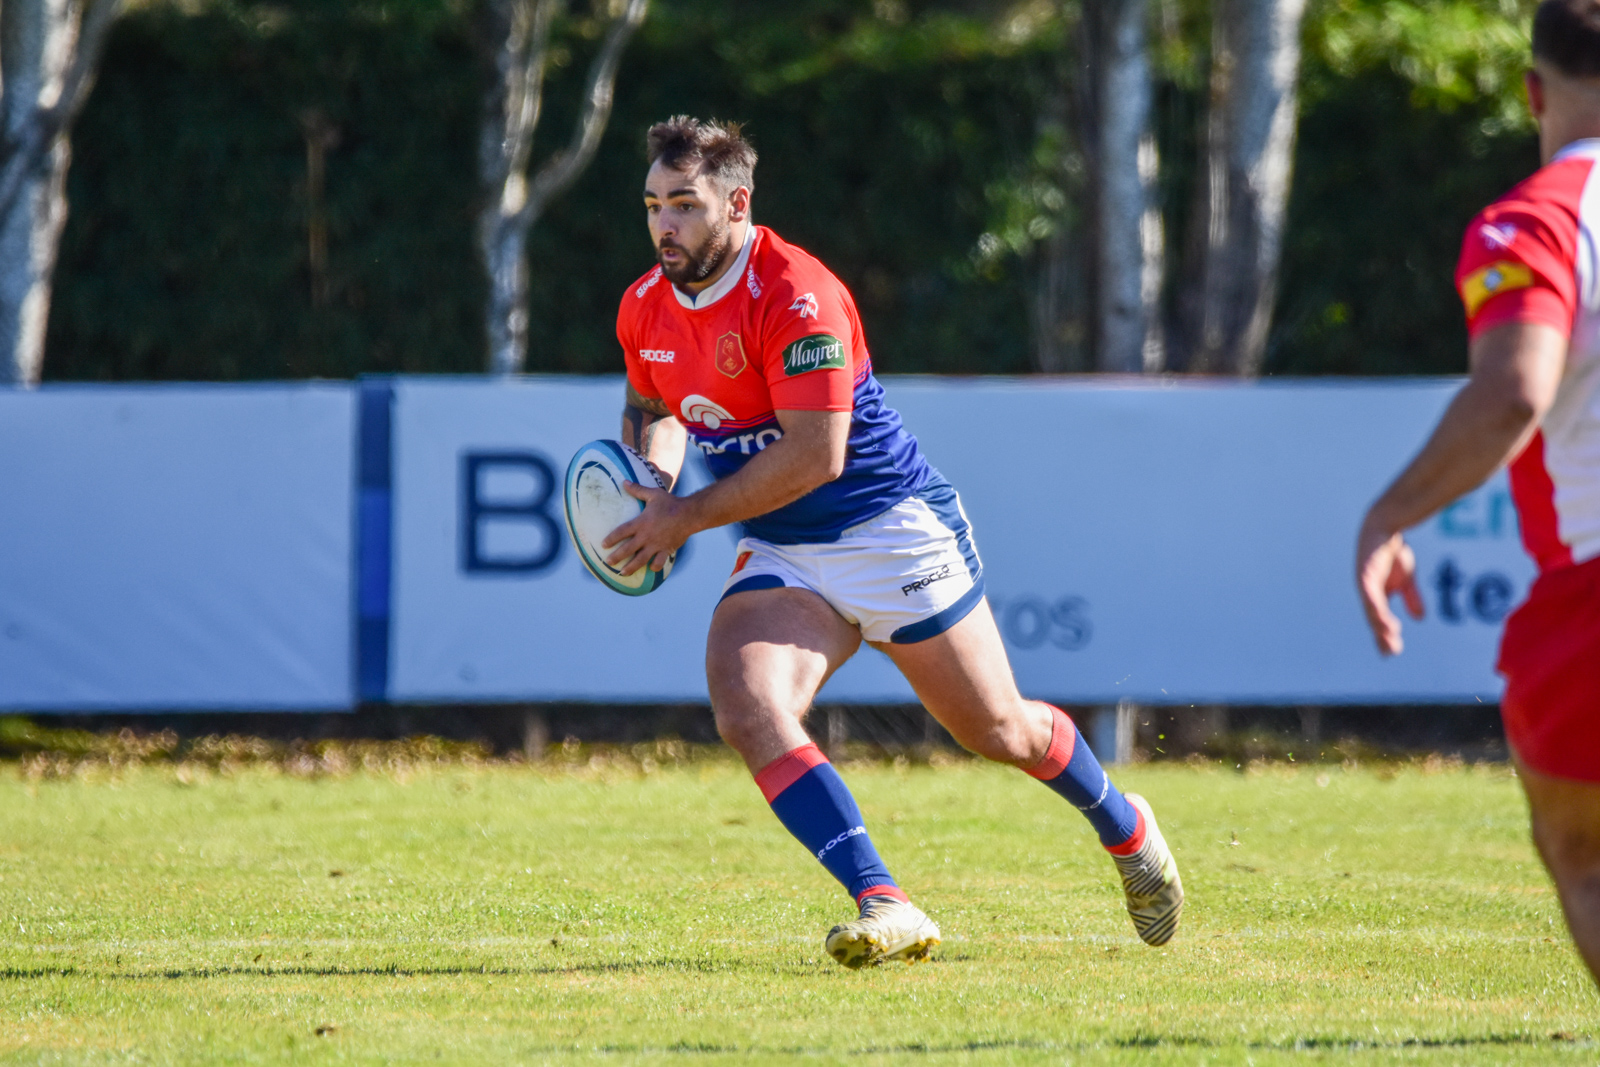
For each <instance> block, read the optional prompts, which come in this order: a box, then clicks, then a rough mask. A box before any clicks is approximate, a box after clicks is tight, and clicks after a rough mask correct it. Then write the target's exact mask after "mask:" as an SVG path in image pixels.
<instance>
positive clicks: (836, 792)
mask: <svg viewBox="0 0 1600 1067" xmlns="http://www.w3.org/2000/svg"><path fill="white" fill-rule="evenodd" d="M756 785H758V786H759V787H760V788H761V795H762V796H764V797H766V798H767V803H768V804H770V805H771V806H772V811H773V814H775V815H776V816H777V817H778V821H779V822H781V823H783V825H784V828H785V829H787V830H788V831H789V832H790V833H791V834H793V835H794V836H795V837H796V838H797V839H798V840H799V841H800V843H801V844H802V845H804V846H806V848H808V849H810V850H811V854H812V855H813V856H815V857H817V859H818V860H820V861H821V862H822V865H823V866H824V867H826V868H827V869H828V873H829V874H831V875H833V876H834V877H835V878H837V879H839V884H841V885H843V886H844V887H845V889H846V890H847V891H849V893H850V895H851V896H852V897H854V898H855V899H856V902H857V903H858V904H859V903H860V902H861V900H862V898H863V897H869V896H890V897H895V898H896V899H899V900H905V899H906V895H905V892H904V891H903V890H901V889H900V888H899V887H898V886H897V885H895V881H894V879H893V878H891V877H889V869H888V868H887V867H885V866H884V865H883V860H882V859H880V858H879V857H878V850H877V849H875V848H873V847H872V838H870V837H868V836H867V828H866V827H865V826H863V825H862V824H861V809H860V808H858V807H856V802H855V798H854V797H852V796H851V795H850V790H849V789H848V788H846V786H845V784H844V779H843V778H840V777H839V772H838V771H836V770H834V769H833V764H831V763H829V762H828V759H827V757H826V756H824V755H823V754H822V751H821V750H820V749H818V748H817V746H816V745H802V746H801V747H799V748H797V749H795V750H794V751H793V752H789V753H786V754H785V755H782V756H779V757H778V758H777V759H775V760H773V761H772V762H771V763H769V764H767V765H766V766H765V767H763V768H761V770H759V771H757V772H756Z"/></svg>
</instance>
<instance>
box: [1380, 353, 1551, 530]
mask: <svg viewBox="0 0 1600 1067" xmlns="http://www.w3.org/2000/svg"><path fill="white" fill-rule="evenodd" d="M1541 414H1542V412H1540V411H1538V410H1537V409H1535V408H1534V407H1533V406H1532V405H1529V404H1526V403H1522V402H1520V401H1518V400H1516V399H1515V398H1509V397H1507V396H1505V395H1504V394H1500V393H1497V392H1495V391H1494V389H1493V387H1492V386H1490V385H1489V384H1488V383H1484V382H1478V381H1472V382H1468V383H1467V384H1466V385H1465V386H1464V387H1463V388H1462V390H1461V392H1459V393H1457V394H1456V396H1455V399H1454V400H1452V401H1451V402H1450V407H1449V408H1448V409H1447V410H1446V411H1445V414H1444V417H1443V418H1442V419H1440V421H1439V425H1438V426H1437V427H1436V428H1435V429H1434V432H1433V436H1432V437H1430V438H1429V439H1428V443H1427V444H1425V445H1424V446H1423V448H1422V451H1421V452H1419V453H1418V454H1417V457H1416V458H1415V459H1413V460H1412V461H1411V463H1410V464H1409V465H1408V466H1407V467H1406V469H1405V470H1404V471H1402V472H1401V473H1400V476H1399V477H1398V478H1396V479H1395V480H1394V482H1393V483H1392V484H1391V485H1390V486H1389V488H1388V489H1386V490H1384V492H1383V495H1382V496H1380V497H1379V498H1378V499H1377V501H1376V502H1375V503H1374V504H1373V505H1372V508H1371V510H1369V511H1368V512H1367V519H1366V526H1367V527H1368V528H1369V529H1371V530H1372V531H1373V532H1378V533H1383V534H1395V533H1399V532H1401V531H1402V530H1406V529H1409V528H1410V527H1412V526H1415V525H1417V524H1418V523H1420V522H1423V521H1424V520H1426V519H1427V518H1429V517H1430V516H1432V515H1433V514H1435V513H1436V512H1438V511H1439V510H1440V509H1442V508H1444V507H1445V506H1446V505H1447V504H1449V503H1450V502H1451V501H1453V500H1456V499H1458V498H1459V497H1461V496H1463V495H1464V494H1466V493H1470V492H1471V491H1472V490H1474V489H1476V488H1477V487H1478V486H1480V485H1482V484H1483V482H1484V480H1485V479H1487V478H1488V477H1489V476H1490V475H1491V474H1493V473H1494V472H1495V471H1496V470H1498V469H1500V467H1502V466H1504V465H1505V464H1506V463H1507V462H1509V461H1510V460H1511V459H1512V458H1514V457H1515V456H1516V454H1517V453H1518V452H1519V451H1521V450H1522V447H1523V446H1524V445H1526V444H1527V443H1528V439H1529V438H1530V437H1532V436H1533V433H1534V431H1535V430H1537V429H1538V425H1539V417H1540V415H1541Z"/></svg>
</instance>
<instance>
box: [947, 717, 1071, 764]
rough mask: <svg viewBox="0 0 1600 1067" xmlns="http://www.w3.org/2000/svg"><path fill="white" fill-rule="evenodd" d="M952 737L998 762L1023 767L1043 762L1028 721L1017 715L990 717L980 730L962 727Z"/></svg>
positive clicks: (970, 750)
mask: <svg viewBox="0 0 1600 1067" xmlns="http://www.w3.org/2000/svg"><path fill="white" fill-rule="evenodd" d="M951 736H953V737H954V738H955V739H956V741H957V743H959V744H960V745H961V747H962V748H964V749H966V750H967V751H968V752H971V753H972V754H973V755H975V756H982V757H983V758H984V759H987V760H993V761H994V762H996V763H1009V764H1011V765H1013V766H1017V767H1022V766H1032V765H1033V764H1035V763H1037V762H1039V756H1038V755H1036V754H1035V753H1034V748H1035V747H1036V746H1035V745H1034V743H1033V738H1032V737H1031V736H1030V733H1029V731H1028V729H1027V724H1026V723H1024V722H1021V721H1019V720H1017V719H1016V717H1008V718H1006V719H994V720H990V721H989V722H987V723H985V724H984V725H983V726H982V727H980V728H977V729H960V728H959V727H958V728H957V730H955V731H952V734H951ZM1047 744H1048V742H1047Z"/></svg>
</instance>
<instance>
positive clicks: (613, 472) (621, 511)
mask: <svg viewBox="0 0 1600 1067" xmlns="http://www.w3.org/2000/svg"><path fill="white" fill-rule="evenodd" d="M624 482H635V483H637V484H639V485H653V486H656V487H657V488H660V489H665V488H666V486H665V485H663V484H662V483H661V478H660V477H659V476H658V475H657V474H656V472H655V471H654V470H652V469H651V468H650V465H649V464H648V463H646V462H645V460H644V457H643V456H641V455H639V453H637V452H635V451H634V450H633V449H631V448H629V447H628V446H627V445H625V444H623V443H622V442H620V441H606V440H600V441H590V442H589V443H588V444H586V445H584V446H583V447H582V448H580V449H578V454H577V455H575V456H573V457H572V462H571V463H569V464H567V480H566V486H565V492H564V502H565V504H566V509H567V533H569V534H571V535H572V544H573V547H574V548H576V549H577V550H578V558H579V559H581V560H582V561H583V565H584V566H585V567H587V568H588V569H589V573H590V574H592V575H594V576H595V577H596V578H598V579H600V581H601V582H602V583H603V584H605V585H606V586H608V587H609V588H612V589H615V590H616V591H617V592H619V593H623V594H626V595H627V596H644V595H645V594H646V593H653V592H655V590H657V589H658V588H660V586H661V583H662V582H664V581H666V580H667V575H669V574H671V573H672V563H673V560H675V559H677V555H678V554H677V553H676V552H674V553H673V554H672V555H671V556H668V557H667V564H666V566H665V567H663V568H661V569H660V570H659V571H653V570H651V569H650V568H649V566H648V565H647V566H644V567H641V568H639V569H638V570H636V571H634V572H633V573H632V574H630V575H627V576H626V577H624V576H623V575H622V573H621V572H620V571H618V570H616V569H615V568H614V567H612V566H611V565H610V564H608V563H606V556H607V555H609V554H610V552H611V550H609V549H604V548H601V547H600V543H601V542H602V541H604V540H605V539H606V537H607V536H609V535H610V533H611V531H612V530H615V529H616V528H617V527H618V526H621V525H622V524H623V523H625V522H627V521H628V520H629V519H631V518H633V517H634V516H636V515H638V514H639V512H641V511H643V510H644V504H643V502H642V501H638V500H635V499H634V498H633V497H631V496H629V495H628V494H627V491H626V490H624V489H623V488H622V485H623V483H624Z"/></svg>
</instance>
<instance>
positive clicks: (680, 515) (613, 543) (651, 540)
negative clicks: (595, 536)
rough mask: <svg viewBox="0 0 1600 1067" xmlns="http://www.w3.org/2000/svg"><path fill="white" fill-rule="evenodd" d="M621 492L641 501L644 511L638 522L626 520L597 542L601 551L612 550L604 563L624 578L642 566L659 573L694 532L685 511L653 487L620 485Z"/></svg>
mask: <svg viewBox="0 0 1600 1067" xmlns="http://www.w3.org/2000/svg"><path fill="white" fill-rule="evenodd" d="M622 488H623V490H624V491H625V492H626V493H627V494H628V495H629V496H631V497H633V498H634V499H635V500H640V501H643V502H644V510H643V511H641V512H639V516H638V518H635V519H629V520H628V521H627V522H625V523H623V524H622V525H621V526H618V527H617V528H616V529H615V530H612V531H611V533H610V535H609V536H608V537H607V538H606V539H605V540H604V541H602V542H600V547H601V548H612V549H615V550H616V551H614V552H612V553H611V554H610V555H609V556H607V557H606V562H607V563H608V564H610V565H611V566H613V567H615V568H617V570H618V571H619V572H621V573H622V574H623V575H624V576H627V575H629V574H633V573H634V572H636V571H638V570H639V569H640V568H641V567H644V566H649V568H650V569H651V570H653V571H659V570H660V569H661V568H663V567H665V566H666V565H667V557H668V556H670V555H672V553H674V552H676V551H677V550H678V549H680V548H682V547H683V543H684V542H685V541H687V540H688V539H689V535H690V534H693V533H694V532H695V531H694V528H693V526H692V525H691V524H690V523H689V521H688V518H689V515H688V507H687V505H685V504H684V502H683V501H682V500H680V499H678V498H677V497H675V496H673V495H672V494H671V493H669V492H667V491H666V490H664V489H657V488H655V487H654V486H643V485H638V484H635V483H634V482H624V483H623V486H622Z"/></svg>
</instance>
